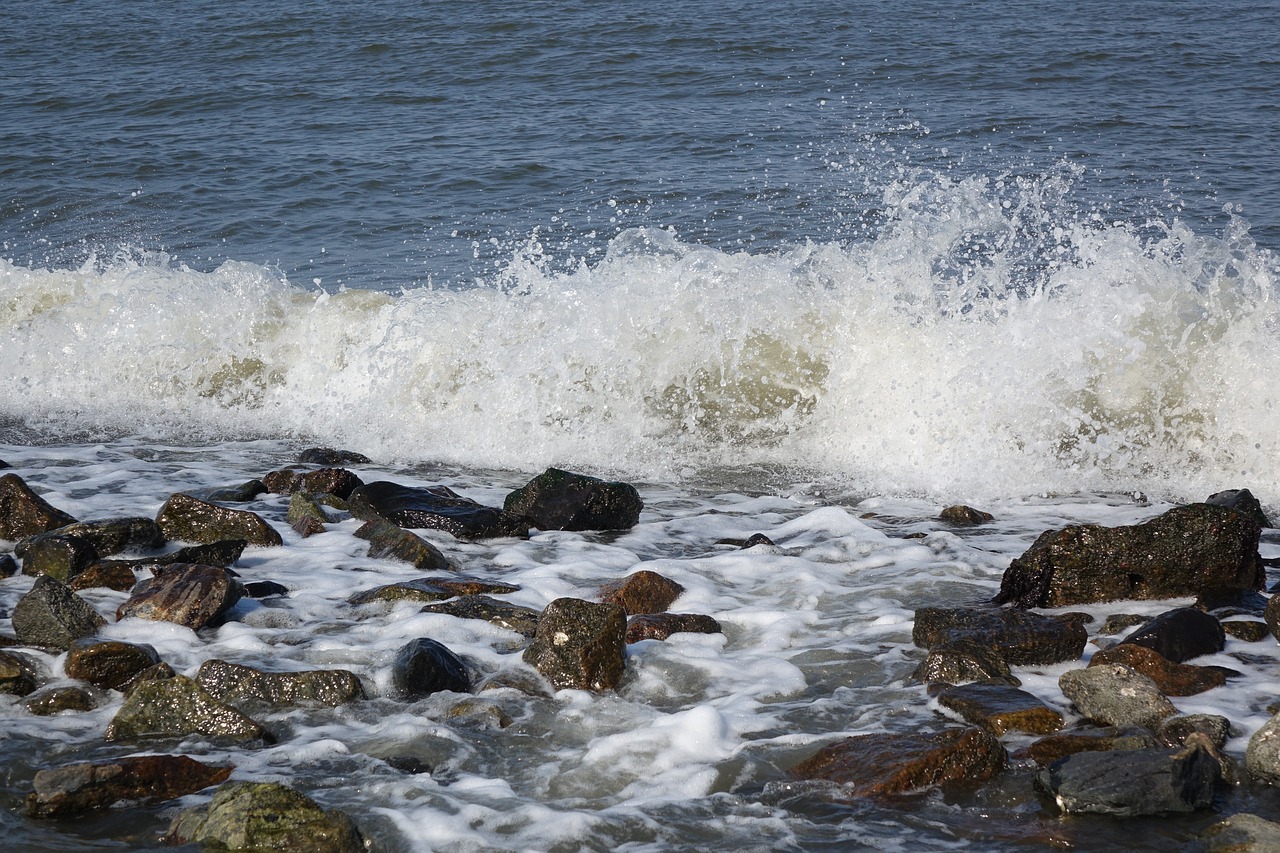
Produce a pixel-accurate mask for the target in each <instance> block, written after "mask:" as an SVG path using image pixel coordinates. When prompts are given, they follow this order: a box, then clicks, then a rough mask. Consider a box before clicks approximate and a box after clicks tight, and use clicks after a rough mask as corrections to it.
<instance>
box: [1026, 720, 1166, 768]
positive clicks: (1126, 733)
mask: <svg viewBox="0 0 1280 853" xmlns="http://www.w3.org/2000/svg"><path fill="white" fill-rule="evenodd" d="M1155 746H1157V741H1156V739H1155V738H1154V737H1153V736H1152V734H1151V732H1149V731H1147V730H1146V729H1143V728H1138V727H1129V728H1120V727H1116V726H1111V727H1108V728H1103V729H1083V730H1076V731H1071V732H1063V733H1061V734H1054V735H1049V736H1048V737H1043V738H1040V739H1039V740H1037V741H1036V742H1034V743H1032V744H1030V745H1028V746H1026V747H1024V748H1022V749H1020V750H1018V751H1017V752H1015V753H1014V754H1013V757H1014V758H1015V759H1019V760H1024V759H1030V760H1032V761H1034V762H1035V763H1036V764H1038V765H1040V766H1041V767H1047V766H1048V765H1050V764H1052V763H1053V762H1055V761H1057V760H1058V759H1060V758H1065V757H1066V756H1068V755H1075V754H1076V753H1077V752H1102V751H1105V750H1133V749H1152V748H1154V747H1155Z"/></svg>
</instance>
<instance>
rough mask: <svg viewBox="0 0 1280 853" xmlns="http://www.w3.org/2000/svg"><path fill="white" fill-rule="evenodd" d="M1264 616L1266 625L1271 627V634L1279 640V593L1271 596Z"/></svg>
mask: <svg viewBox="0 0 1280 853" xmlns="http://www.w3.org/2000/svg"><path fill="white" fill-rule="evenodd" d="M1264 618H1265V619H1266V620H1267V627H1268V628H1270V629H1271V636H1273V637H1275V638H1276V640H1277V641H1278V642H1280V595H1273V596H1271V600H1270V601H1268V602H1267V609H1266V612H1265V613H1264Z"/></svg>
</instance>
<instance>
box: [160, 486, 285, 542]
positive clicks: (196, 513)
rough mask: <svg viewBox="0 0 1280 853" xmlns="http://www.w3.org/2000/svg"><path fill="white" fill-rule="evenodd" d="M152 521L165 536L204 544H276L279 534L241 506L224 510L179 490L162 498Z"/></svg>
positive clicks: (279, 540)
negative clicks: (154, 520)
mask: <svg viewBox="0 0 1280 853" xmlns="http://www.w3.org/2000/svg"><path fill="white" fill-rule="evenodd" d="M156 524H158V525H159V526H160V530H161V532H162V533H164V536H165V538H166V539H176V540H178V541H180V542H194V543H197V544H202V545H207V544H212V543H214V542H222V541H224V540H228V539H232V540H234V539H243V540H244V541H246V542H248V543H249V544H250V545H263V546H278V545H282V544H284V543H283V540H282V539H281V538H280V534H279V533H277V532H276V530H275V528H273V527H272V526H271V525H270V524H268V523H267V522H266V521H265V520H264V519H263V518H262V516H260V515H258V514H257V513H254V512H249V511H248V510H243V509H227V508H226V507H222V506H218V505H217V504H212V503H208V502H206V501H202V500H200V499H198V498H193V497H191V496H190V495H184V494H182V493H179V494H176V495H174V496H173V497H171V498H169V500H167V501H165V504H164V506H162V507H161V508H160V512H159V513H158V514H157V515H156Z"/></svg>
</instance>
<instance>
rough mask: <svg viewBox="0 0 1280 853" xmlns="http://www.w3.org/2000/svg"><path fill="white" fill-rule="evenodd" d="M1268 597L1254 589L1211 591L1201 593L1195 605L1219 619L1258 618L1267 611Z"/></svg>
mask: <svg viewBox="0 0 1280 853" xmlns="http://www.w3.org/2000/svg"><path fill="white" fill-rule="evenodd" d="M1267 601H1268V599H1267V597H1266V596H1265V595H1263V594H1262V593H1260V592H1258V591H1256V590H1252V589H1209V590H1205V591H1203V592H1201V593H1200V595H1199V597H1198V598H1196V603H1195V604H1194V605H1193V606H1194V607H1195V608H1196V609H1197V610H1203V611H1205V612H1206V613H1208V614H1209V615H1210V616H1213V617H1215V618H1217V619H1225V618H1227V617H1228V616H1258V617H1261V616H1262V614H1263V613H1265V612H1266V611H1267Z"/></svg>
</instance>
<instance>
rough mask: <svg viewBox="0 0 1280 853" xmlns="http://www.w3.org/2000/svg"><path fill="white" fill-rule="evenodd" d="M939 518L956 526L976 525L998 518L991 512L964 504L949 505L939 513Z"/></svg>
mask: <svg viewBox="0 0 1280 853" xmlns="http://www.w3.org/2000/svg"><path fill="white" fill-rule="evenodd" d="M938 518H939V519H940V520H942V521H945V522H947V524H953V525H955V526H956V527H976V526H977V525H979V524H986V523H988V522H991V521H995V520H996V517H995V516H994V515H992V514H991V513H989V512H983V511H982V510H980V509H974V508H973V507H971V506H965V505H964V504H956V505H955V506H949V507H947V508H946V509H944V510H943V511H942V512H941V513H940V514H939V515H938Z"/></svg>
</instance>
